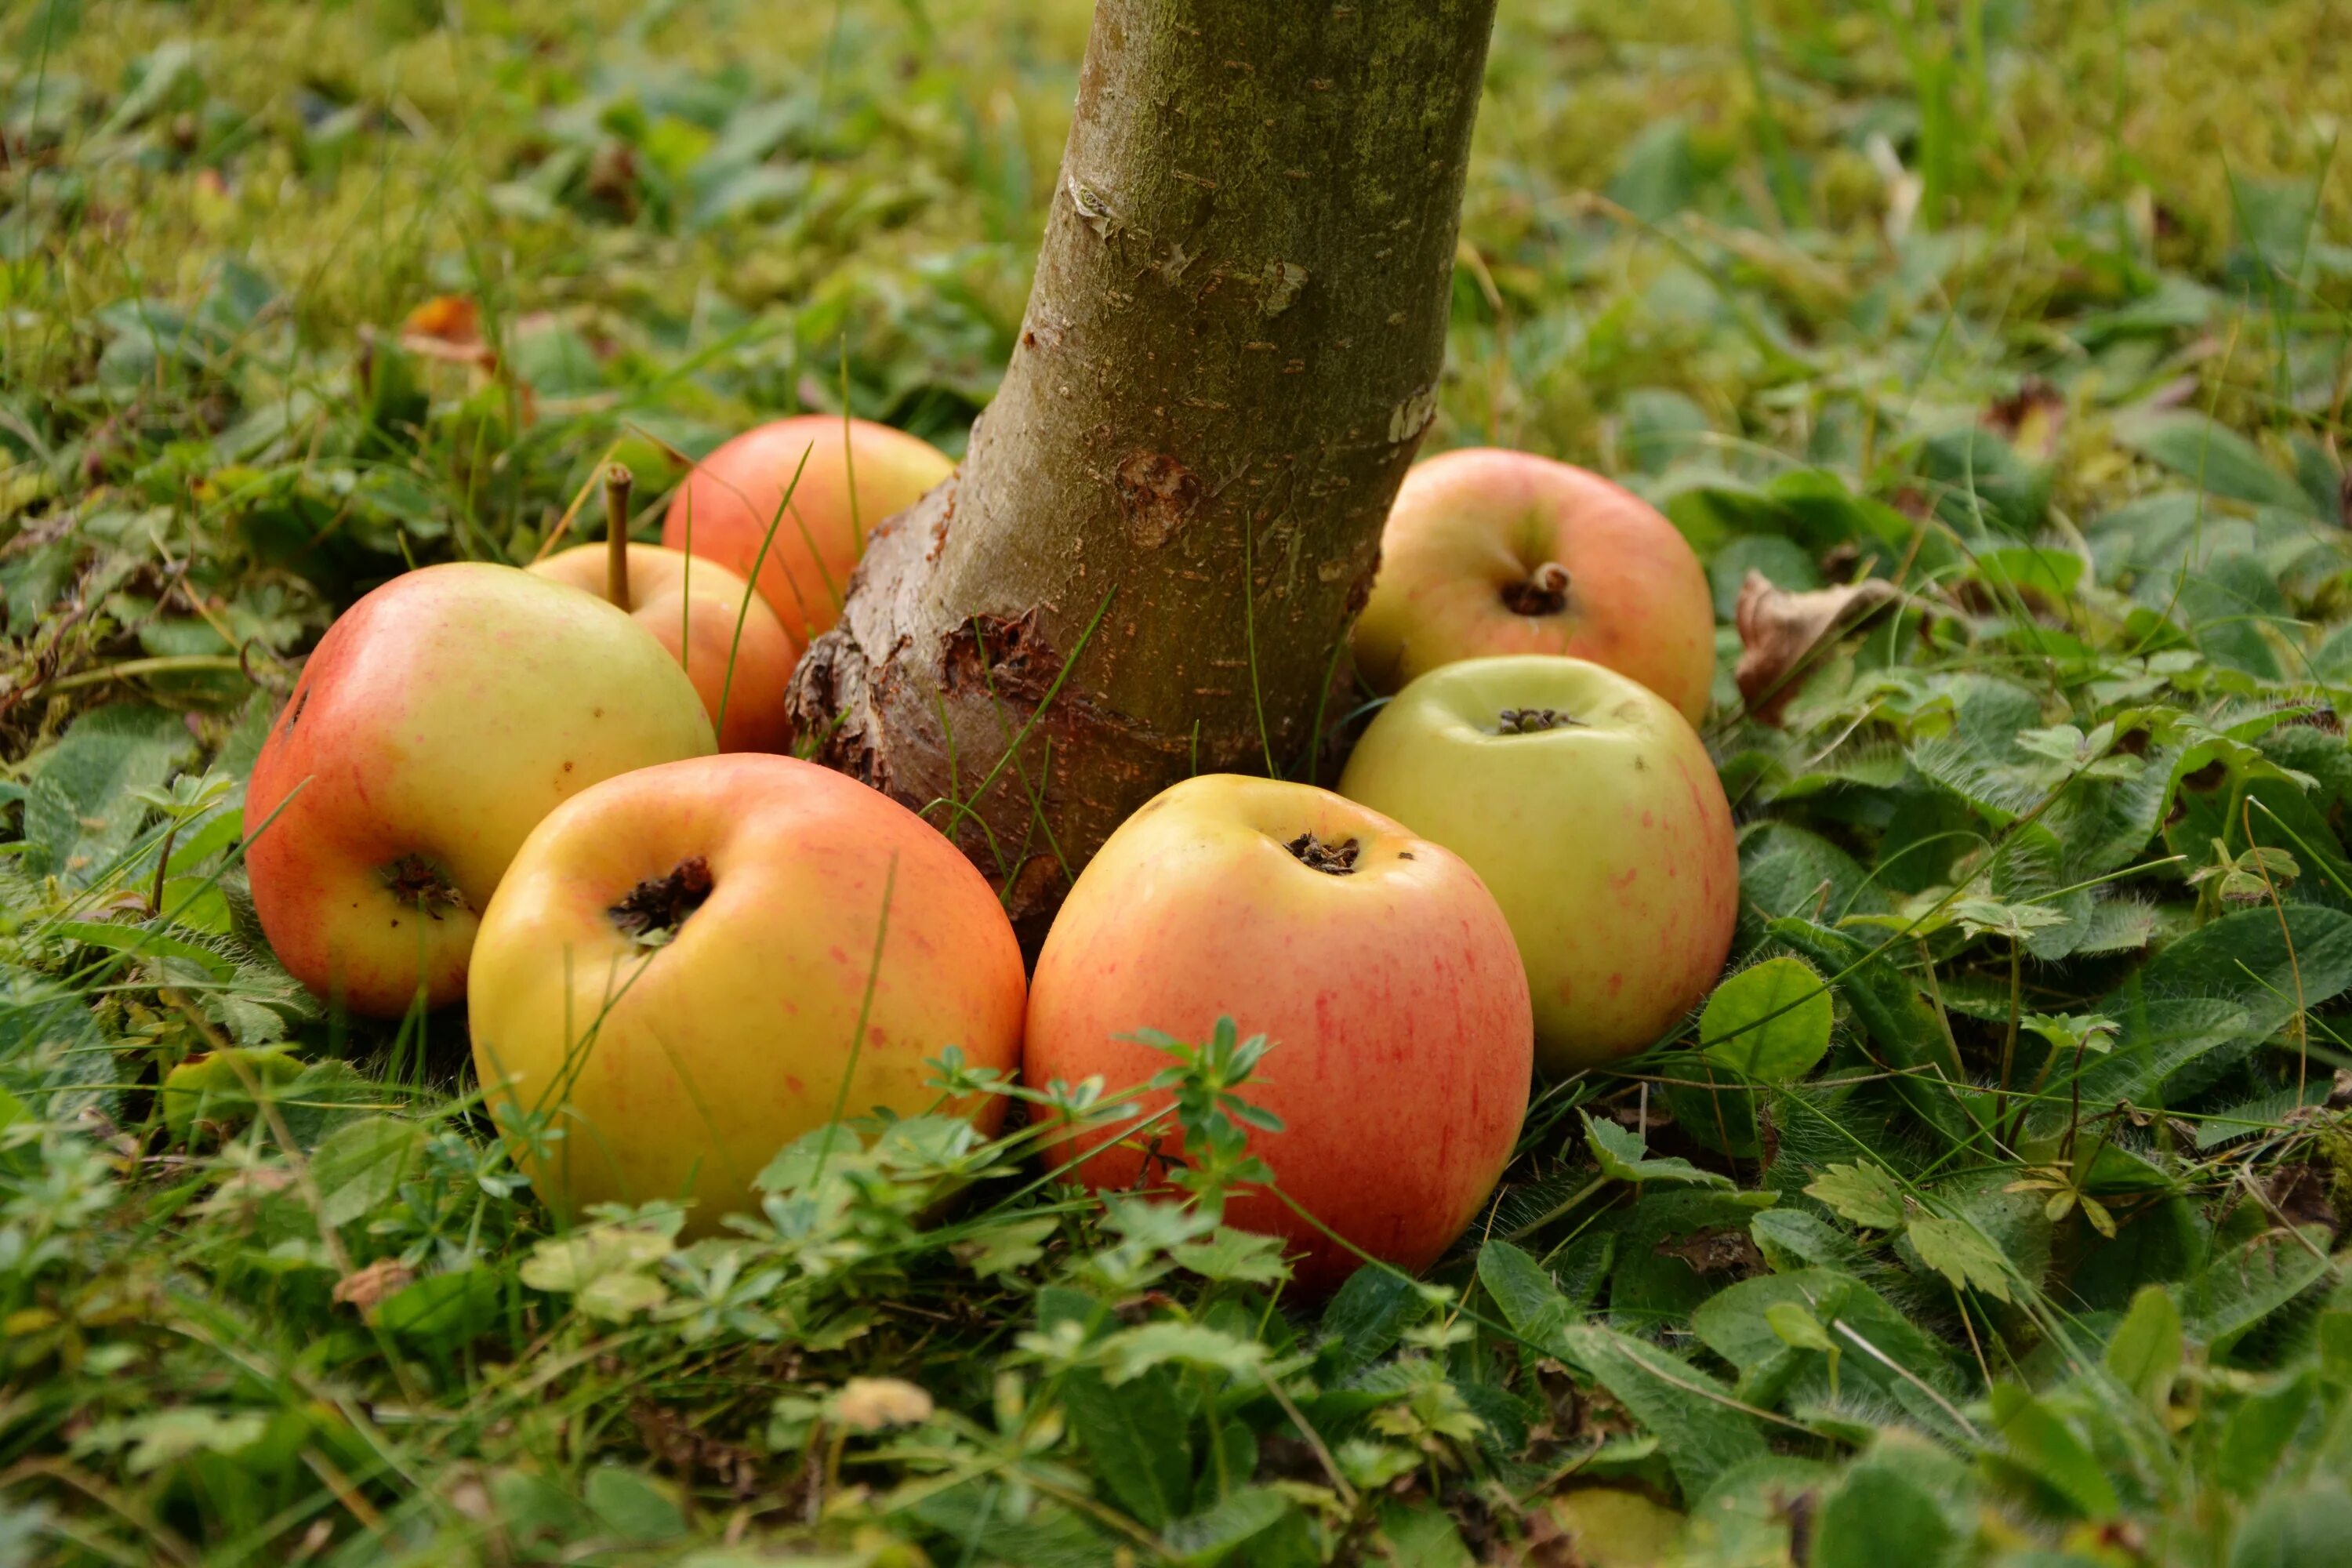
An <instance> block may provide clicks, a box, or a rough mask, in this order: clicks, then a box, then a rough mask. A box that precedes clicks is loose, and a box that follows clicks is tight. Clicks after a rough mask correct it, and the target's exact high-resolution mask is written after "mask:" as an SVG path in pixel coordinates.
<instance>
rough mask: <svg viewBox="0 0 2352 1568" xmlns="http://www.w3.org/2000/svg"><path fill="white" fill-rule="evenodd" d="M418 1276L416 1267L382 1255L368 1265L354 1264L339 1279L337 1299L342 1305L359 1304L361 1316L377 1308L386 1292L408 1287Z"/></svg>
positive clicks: (390, 1292) (336, 1287) (339, 1305)
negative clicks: (359, 1265)
mask: <svg viewBox="0 0 2352 1568" xmlns="http://www.w3.org/2000/svg"><path fill="white" fill-rule="evenodd" d="M415 1278H416V1270H415V1269H414V1268H410V1267H409V1266H408V1265H407V1264H405V1263H403V1262H402V1261H401V1260H400V1259H399V1258H378V1259H377V1260H376V1261H375V1262H373V1263H371V1264H369V1265H368V1266H367V1267H366V1268H354V1269H353V1270H352V1271H351V1272H350V1273H349V1274H346V1275H344V1276H343V1277H342V1278H341V1279H338V1280H336V1281H335V1291H334V1302H335V1305H336V1306H338V1307H356V1308H357V1309H359V1314H360V1316H361V1317H362V1318H364V1317H366V1316H367V1315H368V1314H369V1313H370V1312H373V1311H374V1310H376V1306H377V1304H378V1303H380V1302H381V1301H383V1299H384V1298H385V1297H386V1296H391V1295H394V1294H396V1293H398V1292H399V1291H401V1290H404V1289H407V1287H408V1286H409V1285H410V1283H411V1282H413V1281H414V1280H415Z"/></svg>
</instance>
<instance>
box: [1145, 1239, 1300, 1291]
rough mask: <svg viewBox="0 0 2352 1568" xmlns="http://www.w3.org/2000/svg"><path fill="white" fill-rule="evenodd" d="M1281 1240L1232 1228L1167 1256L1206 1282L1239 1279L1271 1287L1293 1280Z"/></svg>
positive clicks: (1178, 1248) (1177, 1247)
mask: <svg viewBox="0 0 2352 1568" xmlns="http://www.w3.org/2000/svg"><path fill="white" fill-rule="evenodd" d="M1282 1254H1283V1245H1282V1241H1281V1239H1280V1238H1279V1237H1271V1236H1253V1235H1252V1234H1250V1233H1249V1232H1248V1231H1244V1230H1235V1229H1234V1227H1233V1226H1218V1227H1217V1228H1216V1230H1215V1231H1213V1232H1212V1233H1211V1235H1210V1237H1209V1238H1208V1239H1207V1240H1206V1241H1187V1242H1181V1243H1179V1244H1178V1245H1177V1246H1175V1247H1171V1248H1170V1249H1169V1253H1168V1256H1169V1257H1171V1258H1174V1259H1175V1260H1176V1261H1177V1263H1178V1264H1179V1265H1181V1267H1183V1268H1189V1269H1191V1270H1192V1272H1193V1273H1195V1274H1198V1275H1199V1276H1201V1278H1202V1279H1237V1280H1245V1281H1248V1282H1249V1283H1252V1284H1257V1285H1270V1284H1272V1283H1274V1282H1275V1281H1276V1280H1277V1279H1288V1278H1289V1277H1290V1266H1289V1265H1288V1264H1287V1263H1285V1262H1284V1261H1283V1258H1282Z"/></svg>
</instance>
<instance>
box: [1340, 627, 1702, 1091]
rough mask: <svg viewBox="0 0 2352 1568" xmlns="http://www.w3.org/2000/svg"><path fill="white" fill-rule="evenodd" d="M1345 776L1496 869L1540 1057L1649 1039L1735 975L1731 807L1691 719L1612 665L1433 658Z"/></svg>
mask: <svg viewBox="0 0 2352 1568" xmlns="http://www.w3.org/2000/svg"><path fill="white" fill-rule="evenodd" d="M1339 789H1340V792H1341V793H1342V794H1344V795H1347V796H1348V797H1349V799H1351V800H1357V801H1361V802H1362V803H1363V804H1364V805H1368V806H1370V807H1371V808H1372V809H1373V810H1375V811H1379V812H1384V813H1386V814H1387V815H1389V816H1393V817H1395V818H1396V819H1397V820H1398V821H1399V822H1402V823H1403V824H1404V825H1405V826H1408V827H1410V828H1412V830H1413V831H1414V832H1416V833H1424V834H1427V835H1428V836H1429V837H1432V838H1433V839H1435V840H1437V842H1438V843H1440V844H1443V845H1444V846H1445V847H1447V848H1449V849H1451V850H1453V851H1454V852H1455V853H1456V854H1458V855H1460V856H1461V857H1462V858H1464V859H1465V860H1467V861H1468V862H1469V863H1470V865H1471V866H1472V868H1474V869H1475V870H1476V871H1477V873H1478V875H1479V876H1480V877H1482V878H1484V879H1486V886H1487V887H1488V888H1489V889H1492V890H1493V892H1494V895H1495V898H1496V901H1497V902H1498V903H1500V904H1501V905H1502V907H1503V913H1504V914H1505V915H1506V916H1507V918H1508V919H1509V921H1510V922H1511V929H1512V931H1515V932H1517V936H1518V942H1519V954H1520V956H1521V957H1522V958H1524V959H1525V960H1526V961H1527V968H1528V985H1529V987H1530V988H1531V990H1532V991H1533V993H1534V996H1535V1010H1536V1061H1537V1065H1538V1066H1539V1067H1540V1068H1543V1070H1544V1071H1546V1072H1549V1073H1567V1072H1574V1071H1578V1070H1580V1069H1581V1068H1594V1067H1601V1066H1605V1065H1606V1064H1608V1063H1610V1062H1612V1061H1615V1060H1616V1059H1618V1058H1621V1057H1624V1056H1628V1055H1630V1054H1632V1053H1633V1052H1635V1051H1639V1050H1641V1049H1642V1048H1643V1047H1646V1046H1648V1045H1649V1044H1651V1043H1652V1042H1653V1041H1654V1040H1656V1039H1657V1038H1658V1037H1660V1036H1661V1035H1663V1034H1664V1033H1665V1031H1666V1030H1668V1029H1670V1028H1672V1027H1673V1026H1675V1023H1676V1022H1677V1021H1679V1020H1680V1019H1681V1018H1682V1016H1683V1015H1685V1013H1687V1012H1689V1011H1690V1009H1691V1008H1692V1007H1694V1006H1696V1005H1697V1004H1698V1002H1699V1000H1700V999H1701V998H1702V997H1704V996H1705V995H1706V994H1707V992H1708V991H1709V990H1710V989H1711V988H1712V987H1713V986H1714V984H1715V982H1716V980H1717V977H1718V976H1719V975H1720V974H1721V973H1723V961H1724V957H1725V955H1726V954H1727V952H1729V951H1730V949H1731V937H1732V929H1733V927H1734V926H1735V925H1737V924H1738V919H1739V850H1738V841H1737V840H1736V838H1735V837H1734V836H1733V831H1732V822H1731V805H1730V803H1729V802H1728V801H1727V800H1726V799H1725V798H1724V794H1723V783H1722V781H1721V780H1720V779H1719V778H1717V776H1716V772H1715V764H1714V763H1713V762H1712V761H1710V760H1709V758H1708V757H1707V754H1706V746H1705V745H1704V744H1703V743H1701V742H1700V741H1699V738H1698V735H1697V734H1696V732H1695V731H1693V730H1692V729H1691V727H1690V726H1689V725H1688V724H1686V723H1685V722H1684V721H1683V717H1682V715H1681V714H1679V713H1677V712H1675V710H1673V709H1672V708H1669V707H1668V706H1666V704H1665V702H1664V700H1662V699H1661V698H1659V697H1658V696H1657V695H1656V694H1655V693H1654V692H1652V691H1650V690H1649V689H1646V688H1644V687H1643V686H1640V685H1637V684H1636V683H1635V682H1633V681H1631V680H1628V679H1625V678H1624V677H1623V676H1622V675H1619V674H1617V673H1615V672H1614V671H1612V670H1607V669H1603V668H1601V667H1600V666H1599V665H1597V664H1591V663H1587V662H1586V661H1585V660H1583V659H1577V658H1545V657H1541V656H1537V655H1528V656H1524V657H1521V658H1474V659H1465V660H1464V661H1463V662H1461V663H1459V664H1449V665H1447V666H1445V667H1444V668H1442V669H1436V670H1433V671H1431V672H1430V673H1429V674H1427V675H1424V676H1423V677H1422V678H1421V679H1418V680H1416V681H1414V682H1413V683H1412V685H1411V686H1408V687H1406V688H1405V689H1404V690H1402V692H1400V693H1398V695H1397V697H1396V699H1395V700H1393V701H1391V702H1390V703H1389V705H1388V706H1387V707H1386V708H1384V709H1382V710H1381V714H1380V717H1378V718H1376V719H1374V720H1373V721H1372V723H1371V727H1370V729H1368V730H1366V731H1364V737H1363V739H1362V740H1360V741H1359V742H1357V743H1356V750H1355V754H1354V755H1353V756H1351V757H1349V759H1348V770H1347V772H1346V773H1343V774H1342V775H1341V776H1340V779H1339Z"/></svg>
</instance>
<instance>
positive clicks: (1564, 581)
mask: <svg viewBox="0 0 2352 1568" xmlns="http://www.w3.org/2000/svg"><path fill="white" fill-rule="evenodd" d="M1568 585H1569V575H1568V568H1567V567H1565V566H1563V565H1561V564H1560V563H1559V562H1557V561H1547V562H1545V563H1543V564H1542V565H1540V566H1538V567H1537V568H1536V569H1535V570H1534V571H1532V572H1530V573H1528V575H1527V580H1526V581H1525V582H1523V583H1511V584H1506V585H1505V587H1504V589H1503V604H1504V605H1505V606H1506V607H1507V608H1508V609H1509V610H1510V612H1511V613H1512V614H1513V615H1517V616H1556V615H1559V613H1560V612H1561V611H1562V610H1565V609H1567V608H1568Z"/></svg>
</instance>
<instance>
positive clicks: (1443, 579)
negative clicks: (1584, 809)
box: [1355, 448, 1715, 724]
mask: <svg viewBox="0 0 2352 1568" xmlns="http://www.w3.org/2000/svg"><path fill="white" fill-rule="evenodd" d="M1355 651H1356V665H1357V668H1360V669H1361V670H1362V671H1363V672H1364V676H1365V679H1368V680H1370V682H1371V683H1372V684H1373V686H1374V687H1375V688H1377V689H1380V690H1381V691H1394V690H1396V689H1399V688H1401V687H1402V686H1404V685H1405V684H1406V683H1408V682H1410V681H1412V679H1415V678H1416V677H1418V676H1421V675H1423V674H1426V673H1427V672H1428V671H1430V670H1433V669H1435V668H1438V667H1439V666H1440V665H1445V664H1451V663H1453V662H1454V660H1456V659H1463V658H1485V657H1488V656H1493V655H1500V654H1514V653H1552V654H1569V655H1572V656H1574V657H1575V658H1589V659H1591V660H1592V661H1593V662H1594V663H1595V664H1602V665H1606V666H1608V667H1609V668H1611V669H1613V670H1615V671H1617V672H1618V673H1619V674H1621V675H1628V676H1631V677H1633V679H1635V680H1638V681H1640V682H1641V683H1642V684H1643V685H1644V686H1646V687H1648V688H1649V689H1651V690H1653V691H1654V692H1656V693H1657V694H1658V695H1659V696H1661V697H1663V698H1664V699H1665V700H1667V701H1668V702H1669V703H1671V704H1672V705H1673V706H1674V707H1675V710H1677V711H1679V712H1680V713H1681V714H1682V716H1683V717H1684V718H1685V719H1687V720H1689V721H1691V722H1692V723H1694V724H1696V723H1697V722H1698V721H1700V720H1701V719H1702V718H1704V717H1706V704H1707V692H1708V689H1709V688H1710V687H1711V686H1712V685H1713V683H1714V680H1715V605H1714V600H1713V598H1712V596H1711V595H1709V594H1708V592H1707V585H1706V572H1705V570H1704V569H1702V568H1701V567H1700V565H1699V562H1698V556H1697V554H1696V552H1694V551H1693V550H1692V549H1691V547H1690V545H1689V543H1688V542H1686V541H1685V539H1684V538H1683V536H1682V534H1681V533H1680V532H1679V531H1676V529H1675V525H1674V524H1673V523H1671V522H1668V521H1666V520H1665V518H1664V517H1663V516H1661V515H1660V514H1659V513H1658V512H1657V510H1655V509H1654V508H1653V507H1651V506H1650V505H1649V504H1648V503H1647V502H1645V501H1643V500H1642V499H1641V498H1640V497H1638V496H1636V495H1634V494H1633V492H1632V491H1630V490H1626V489H1621V488H1620V487H1618V486H1616V485H1613V484H1612V483H1610V482H1609V481H1608V480H1607V479H1602V478H1601V476H1600V475H1598V474H1594V473H1588V472H1587V471H1585V470H1584V469H1582V468H1574V467H1571V466H1570V465H1569V464H1567V463H1559V462H1554V461H1553V460H1552V459H1550V458H1538V457H1536V456H1534V455H1533V454H1532V453H1528V452H1507V451H1501V450H1497V449H1494V448H1481V449H1476V450H1471V451H1461V452H1447V453H1444V454H1443V455H1441V456H1438V457H1435V458H1430V459H1429V460H1428V461H1427V462H1425V463H1422V464H1419V465H1417V466H1416V467H1415V468H1413V470H1412V472H1411V473H1409V474H1407V475H1406V476H1405V479H1404V484H1403V486H1402V489H1399V490H1398V491H1397V499H1396V504H1395V505H1394V506H1393V507H1391V509H1390V510H1389V521H1388V525H1387V527H1386V528H1385V529H1384V530H1383V531H1382V532H1381V569H1380V575H1379V576H1378V578H1376V579H1375V580H1374V582H1373V584H1372V596H1371V599H1370V602H1369V603H1367V604H1366V605H1365V606H1364V613H1363V616H1361V617H1360V619H1359V620H1358V621H1357V622H1356V632H1355Z"/></svg>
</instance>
